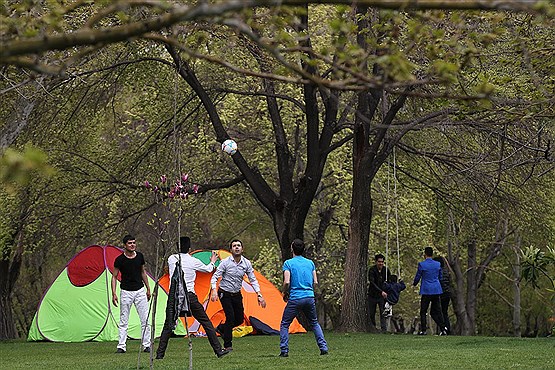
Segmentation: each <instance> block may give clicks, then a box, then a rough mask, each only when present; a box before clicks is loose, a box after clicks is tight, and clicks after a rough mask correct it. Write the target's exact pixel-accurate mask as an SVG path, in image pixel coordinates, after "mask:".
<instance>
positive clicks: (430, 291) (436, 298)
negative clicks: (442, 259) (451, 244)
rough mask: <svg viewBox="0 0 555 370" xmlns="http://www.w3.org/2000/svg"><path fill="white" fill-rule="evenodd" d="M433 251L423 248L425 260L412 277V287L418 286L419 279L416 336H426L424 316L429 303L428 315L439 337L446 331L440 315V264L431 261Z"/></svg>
mask: <svg viewBox="0 0 555 370" xmlns="http://www.w3.org/2000/svg"><path fill="white" fill-rule="evenodd" d="M433 254H434V250H433V249H432V247H426V248H424V257H425V260H424V261H422V262H419V263H418V270H417V271H416V275H415V276H414V281H413V283H412V285H413V286H416V285H418V282H419V281H420V279H422V282H421V283H420V295H421V297H420V331H419V332H418V335H426V314H427V312H428V307H429V306H430V303H431V304H432V308H431V309H430V315H431V316H432V319H433V320H434V321H435V323H436V324H437V326H438V327H439V328H441V329H440V333H439V335H446V334H447V330H446V328H445V324H444V322H443V314H442V313H441V302H440V297H441V293H442V290H441V284H440V280H441V277H442V274H441V264H440V263H439V262H437V261H434V260H433V259H432V256H433Z"/></svg>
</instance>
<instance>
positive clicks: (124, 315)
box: [118, 287, 150, 351]
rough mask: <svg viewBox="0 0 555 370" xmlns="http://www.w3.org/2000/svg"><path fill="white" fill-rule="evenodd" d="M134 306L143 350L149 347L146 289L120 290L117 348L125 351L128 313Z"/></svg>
mask: <svg viewBox="0 0 555 370" xmlns="http://www.w3.org/2000/svg"><path fill="white" fill-rule="evenodd" d="M133 304H134V305H135V308H136V309H137V313H138V314H139V319H140V320H141V333H142V342H143V349H144V348H147V347H150V325H149V324H148V299H147V298H146V289H145V287H142V288H141V289H139V290H135V291H130V290H121V291H120V299H119V312H120V315H119V343H118V348H121V349H123V350H124V351H125V350H126V345H125V342H126V340H127V325H128V323H129V312H130V311H131V306H132V305H133Z"/></svg>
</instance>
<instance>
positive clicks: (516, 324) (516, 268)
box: [513, 236, 522, 337]
mask: <svg viewBox="0 0 555 370" xmlns="http://www.w3.org/2000/svg"><path fill="white" fill-rule="evenodd" d="M520 247H521V238H520V236H518V237H517V238H516V242H515V245H514V246H513V251H514V253H515V263H514V265H513V279H514V280H513V292H514V298H513V331H514V336H515V337H521V336H522V329H521V323H520V314H521V306H520V278H521V276H520Z"/></svg>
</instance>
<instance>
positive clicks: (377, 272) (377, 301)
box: [368, 254, 391, 333]
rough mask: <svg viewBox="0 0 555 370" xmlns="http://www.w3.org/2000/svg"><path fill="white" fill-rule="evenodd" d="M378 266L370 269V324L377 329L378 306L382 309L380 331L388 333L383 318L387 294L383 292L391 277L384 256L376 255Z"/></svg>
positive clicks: (385, 321) (375, 259)
mask: <svg viewBox="0 0 555 370" xmlns="http://www.w3.org/2000/svg"><path fill="white" fill-rule="evenodd" d="M374 261H375V262H376V264H375V265H374V266H372V267H370V269H368V304H369V306H370V311H369V315H370V322H371V323H372V328H373V329H375V328H376V306H378V307H379V309H380V329H381V331H382V333H385V332H386V331H387V320H386V317H384V316H383V311H384V309H385V300H386V298H387V293H386V292H385V291H384V290H383V288H384V283H385V281H386V280H387V277H388V276H389V275H391V273H390V272H389V270H388V268H387V267H385V266H384V264H385V257H384V255H383V254H376V256H375V257H374Z"/></svg>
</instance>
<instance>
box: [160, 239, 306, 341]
mask: <svg viewBox="0 0 555 370" xmlns="http://www.w3.org/2000/svg"><path fill="white" fill-rule="evenodd" d="M217 252H218V256H219V257H220V259H219V260H218V261H217V262H216V265H219V262H220V260H223V259H225V258H227V257H228V256H230V255H231V254H230V253H229V251H226V250H223V249H220V250H219V251H217ZM211 253H212V251H211V250H197V251H194V252H192V253H191V255H192V256H193V257H196V258H198V259H200V260H201V261H202V262H204V263H208V262H209V261H210V255H211ZM254 275H255V276H256V279H257V280H258V283H259V284H260V291H261V292H262V295H263V296H264V299H265V300H266V303H267V305H266V308H262V307H260V306H259V305H258V298H257V295H256V292H255V291H254V289H253V288H252V286H251V285H250V283H249V282H248V280H247V279H246V278H245V277H244V278H243V286H242V288H241V293H242V295H243V306H244V307H245V320H244V322H243V324H242V325H241V326H250V325H251V324H250V321H249V317H251V316H252V317H255V318H257V319H258V320H260V321H262V322H263V323H264V324H266V325H268V326H269V327H271V328H272V329H274V330H277V331H279V325H280V322H281V315H282V313H283V309H284V308H285V302H284V301H283V298H282V295H281V292H280V291H279V290H278V289H277V288H276V287H275V286H274V285H273V284H272V283H271V282H270V281H269V280H268V279H266V278H265V277H264V276H262V274H261V273H259V272H258V271H256V270H254ZM211 278H212V273H205V272H197V278H196V280H195V292H196V293H197V297H198V299H199V301H200V302H201V303H202V304H203V306H204V309H205V311H206V314H207V315H208V317H209V318H210V321H212V324H214V327H216V326H217V325H219V324H220V323H222V322H224V321H225V314H224V311H223V309H222V305H221V303H220V301H219V300H217V301H216V302H212V301H211V300H210V279H211ZM159 284H160V286H161V287H162V288H163V289H164V290H165V291H166V293H168V292H169V284H170V276H169V275H168V274H165V275H164V276H162V277H161V278H160V280H159ZM181 320H182V321H183V320H185V319H184V318H181ZM183 324H184V325H185V323H184V322H183ZM187 325H188V328H189V332H191V333H198V334H200V335H204V334H205V333H204V330H203V328H202V327H201V326H200V324H199V322H198V321H197V320H195V319H194V318H193V317H187ZM289 333H306V330H305V329H304V328H303V327H302V325H301V324H300V323H299V322H298V321H297V319H295V320H293V322H292V323H291V326H290V327H289Z"/></svg>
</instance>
